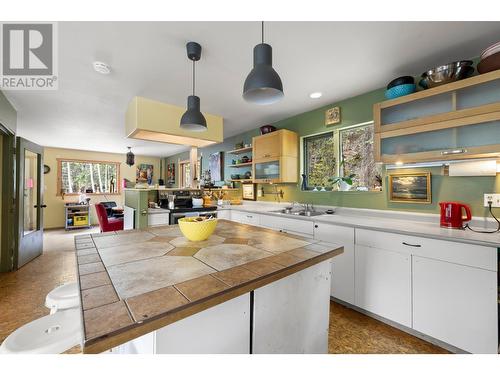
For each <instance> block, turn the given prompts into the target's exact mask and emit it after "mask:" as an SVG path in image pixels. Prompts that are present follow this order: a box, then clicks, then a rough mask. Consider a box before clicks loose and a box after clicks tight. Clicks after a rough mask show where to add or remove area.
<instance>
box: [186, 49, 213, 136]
mask: <svg viewBox="0 0 500 375" xmlns="http://www.w3.org/2000/svg"><path fill="white" fill-rule="evenodd" d="M186 49H187V55H188V59H189V60H191V61H193V95H189V96H188V99H187V111H186V112H185V113H184V114H183V115H182V118H181V128H182V129H185V130H189V131H193V132H202V131H205V130H207V120H205V117H204V116H203V113H201V112H200V98H199V97H198V96H196V95H195V94H194V88H195V63H196V61H198V60H199V59H200V58H201V46H200V45H199V44H198V43H196V42H189V43H188V44H186Z"/></svg>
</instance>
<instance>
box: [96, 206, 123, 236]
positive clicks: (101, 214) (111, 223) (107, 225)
mask: <svg viewBox="0 0 500 375" xmlns="http://www.w3.org/2000/svg"><path fill="white" fill-rule="evenodd" d="M95 211H96V213H97V219H98V220H99V226H100V227H101V232H112V231H115V230H123V218H114V217H109V218H108V214H107V212H106V207H104V205H102V204H100V203H97V204H96V205H95Z"/></svg>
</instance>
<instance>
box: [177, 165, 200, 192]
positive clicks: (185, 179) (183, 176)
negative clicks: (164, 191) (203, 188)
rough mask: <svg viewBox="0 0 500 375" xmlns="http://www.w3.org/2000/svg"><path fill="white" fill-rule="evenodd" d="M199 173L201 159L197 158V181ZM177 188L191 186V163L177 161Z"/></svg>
mask: <svg viewBox="0 0 500 375" xmlns="http://www.w3.org/2000/svg"><path fill="white" fill-rule="evenodd" d="M200 173H201V158H198V161H197V162H196V178H197V179H198V181H199V180H200V177H201V176H200ZM179 176H180V180H179V187H180V188H189V187H192V186H191V163H190V162H189V160H183V161H179Z"/></svg>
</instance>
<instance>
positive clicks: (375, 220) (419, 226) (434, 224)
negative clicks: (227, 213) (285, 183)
mask: <svg viewBox="0 0 500 375" xmlns="http://www.w3.org/2000/svg"><path fill="white" fill-rule="evenodd" d="M287 206H290V203H288V202H286V203H272V202H244V203H243V204H242V205H235V206H226V207H222V208H219V210H224V209H231V210H235V211H245V212H252V213H256V214H262V213H265V214H267V215H273V216H279V217H288V218H292V219H297V220H306V221H316V222H323V223H330V224H335V225H343V226H349V227H355V228H361V229H372V230H381V231H384V232H391V233H398V234H405V235H413V236H419V237H427V238H434V239H439V240H447V241H457V242H464V243H471V244H475V245H483V246H492V247H498V248H500V232H496V233H493V234H486V233H475V232H473V231H471V230H469V229H465V230H460V229H447V228H441V227H440V226H439V215H436V214H420V213H413V212H412V213H410V212H400V211H387V210H371V209H356V208H347V207H328V206H316V210H317V211H324V210H326V209H328V208H331V209H333V210H335V213H334V214H333V215H328V214H324V215H319V216H314V217H306V216H295V215H287V214H282V213H278V212H271V211H276V210H279V209H282V208H284V207H287ZM470 224H471V226H472V227H473V228H474V229H478V230H485V229H487V230H492V229H496V222H495V221H494V220H493V219H486V218H479V217H474V218H473V220H472V222H471V223H470ZM486 226H488V228H485V227H486Z"/></svg>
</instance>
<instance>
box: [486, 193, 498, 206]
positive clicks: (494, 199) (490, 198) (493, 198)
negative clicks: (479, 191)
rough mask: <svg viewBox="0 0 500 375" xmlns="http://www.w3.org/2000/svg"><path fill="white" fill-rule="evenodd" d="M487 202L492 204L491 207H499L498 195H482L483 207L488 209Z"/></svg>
mask: <svg viewBox="0 0 500 375" xmlns="http://www.w3.org/2000/svg"><path fill="white" fill-rule="evenodd" d="M488 202H492V204H491V207H500V194H494V193H490V194H484V207H488Z"/></svg>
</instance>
